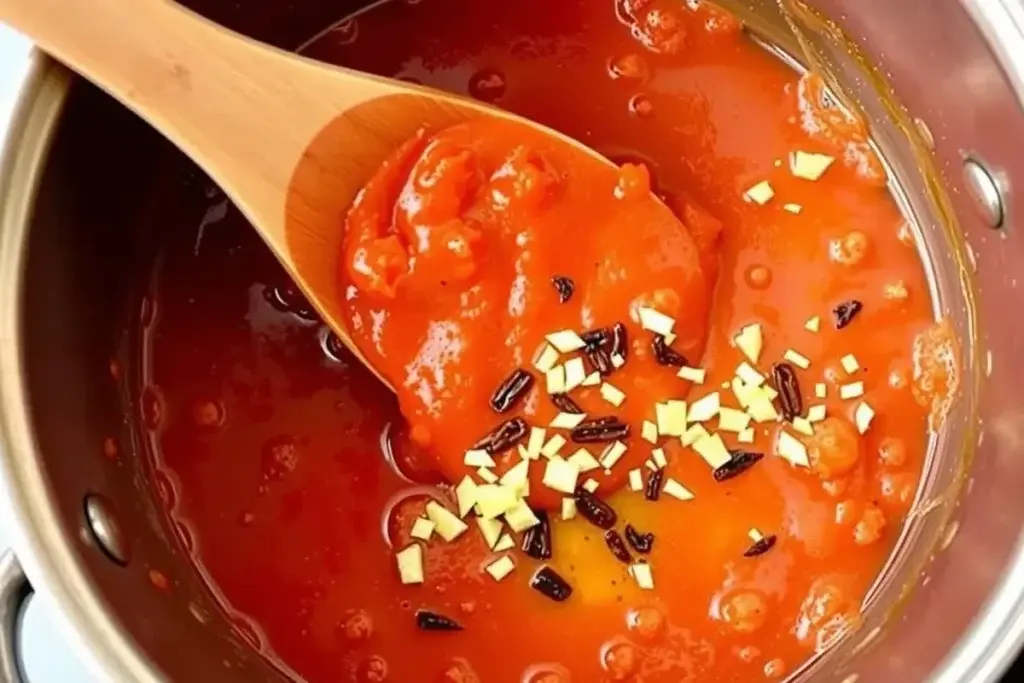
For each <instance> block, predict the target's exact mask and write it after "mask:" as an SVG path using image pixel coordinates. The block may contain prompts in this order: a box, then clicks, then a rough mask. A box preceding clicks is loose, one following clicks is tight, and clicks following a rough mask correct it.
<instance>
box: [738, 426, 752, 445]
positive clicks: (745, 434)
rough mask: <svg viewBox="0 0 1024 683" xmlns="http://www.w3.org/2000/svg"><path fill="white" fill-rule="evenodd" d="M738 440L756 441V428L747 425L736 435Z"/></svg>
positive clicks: (743, 441)
mask: <svg viewBox="0 0 1024 683" xmlns="http://www.w3.org/2000/svg"><path fill="white" fill-rule="evenodd" d="M736 440H737V441H739V442H740V443H754V428H753V427H747V428H746V429H744V430H743V431H742V432H740V433H739V434H737V435H736Z"/></svg>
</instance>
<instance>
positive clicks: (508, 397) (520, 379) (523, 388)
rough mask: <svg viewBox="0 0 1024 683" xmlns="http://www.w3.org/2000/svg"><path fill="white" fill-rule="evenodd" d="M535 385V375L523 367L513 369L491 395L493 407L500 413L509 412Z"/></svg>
mask: <svg viewBox="0 0 1024 683" xmlns="http://www.w3.org/2000/svg"><path fill="white" fill-rule="evenodd" d="M532 386H533V375H531V374H530V373H529V372H527V371H526V370H523V369H522V368H517V369H515V370H513V371H512V374H511V375H509V376H508V377H506V378H505V379H504V380H503V381H502V383H501V384H499V385H498V388H497V389H495V390H494V394H493V395H492V396H491V408H493V409H494V411H495V412H498V413H507V412H508V411H509V410H511V409H512V407H513V406H515V404H516V403H518V402H519V401H520V400H521V399H522V398H523V397H524V396H526V392H528V391H529V390H530V387H532Z"/></svg>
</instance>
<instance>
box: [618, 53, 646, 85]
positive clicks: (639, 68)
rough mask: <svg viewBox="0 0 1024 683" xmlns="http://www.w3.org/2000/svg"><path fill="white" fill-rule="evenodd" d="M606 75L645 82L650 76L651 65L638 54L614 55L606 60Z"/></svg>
mask: <svg viewBox="0 0 1024 683" xmlns="http://www.w3.org/2000/svg"><path fill="white" fill-rule="evenodd" d="M608 75H609V76H611V77H612V78H613V79H616V80H619V79H622V80H629V81H638V82H640V83H643V82H646V81H647V80H648V79H650V77H651V67H650V66H649V65H648V64H647V60H646V59H644V58H643V56H641V55H638V54H628V55H621V56H619V57H615V58H613V59H611V60H609V62H608Z"/></svg>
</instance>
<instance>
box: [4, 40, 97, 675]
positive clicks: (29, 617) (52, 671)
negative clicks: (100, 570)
mask: <svg viewBox="0 0 1024 683" xmlns="http://www.w3.org/2000/svg"><path fill="white" fill-rule="evenodd" d="M28 53H29V44H28V42H27V41H26V40H25V39H24V38H22V37H21V36H19V35H17V34H15V33H14V32H13V31H11V30H10V29H9V28H7V27H6V26H3V25H2V24H0V138H2V137H6V131H7V124H8V121H9V119H10V114H11V109H12V108H13V107H14V100H15V95H16V93H15V89H16V87H17V84H18V83H19V82H20V80H21V77H22V76H23V75H24V73H25V71H26V69H27V66H28ZM7 523H8V522H7V520H5V519H0V551H3V550H6V548H7V546H8V539H9V538H10V533H9V532H8V530H7ZM45 610H46V608H45V607H42V606H40V605H33V604H32V601H30V602H29V607H28V610H27V611H26V613H25V618H24V620H23V621H22V636H23V637H22V652H23V656H24V661H25V668H26V673H27V675H28V683H95V682H97V681H99V679H97V678H96V677H95V676H93V675H92V674H91V673H90V672H89V671H87V670H86V669H85V668H84V667H83V666H82V665H81V664H80V663H79V661H78V657H77V656H76V655H75V653H74V652H72V651H71V650H70V649H69V648H68V646H67V644H66V643H65V642H64V641H63V639H62V637H61V633H60V632H59V631H58V630H57V628H56V627H55V626H54V625H53V623H52V622H51V620H50V617H49V615H48V614H47V613H46V611H45Z"/></svg>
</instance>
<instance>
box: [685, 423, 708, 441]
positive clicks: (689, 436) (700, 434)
mask: <svg viewBox="0 0 1024 683" xmlns="http://www.w3.org/2000/svg"><path fill="white" fill-rule="evenodd" d="M705 436H710V435H709V434H708V430H707V429H705V428H704V425H702V424H695V425H690V428H689V429H687V430H686V431H685V432H683V435H682V437H680V439H679V440H680V441H681V442H682V443H683V445H684V446H692V445H693V444H695V443H697V441H698V440H699V439H702V438H704V437H705Z"/></svg>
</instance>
